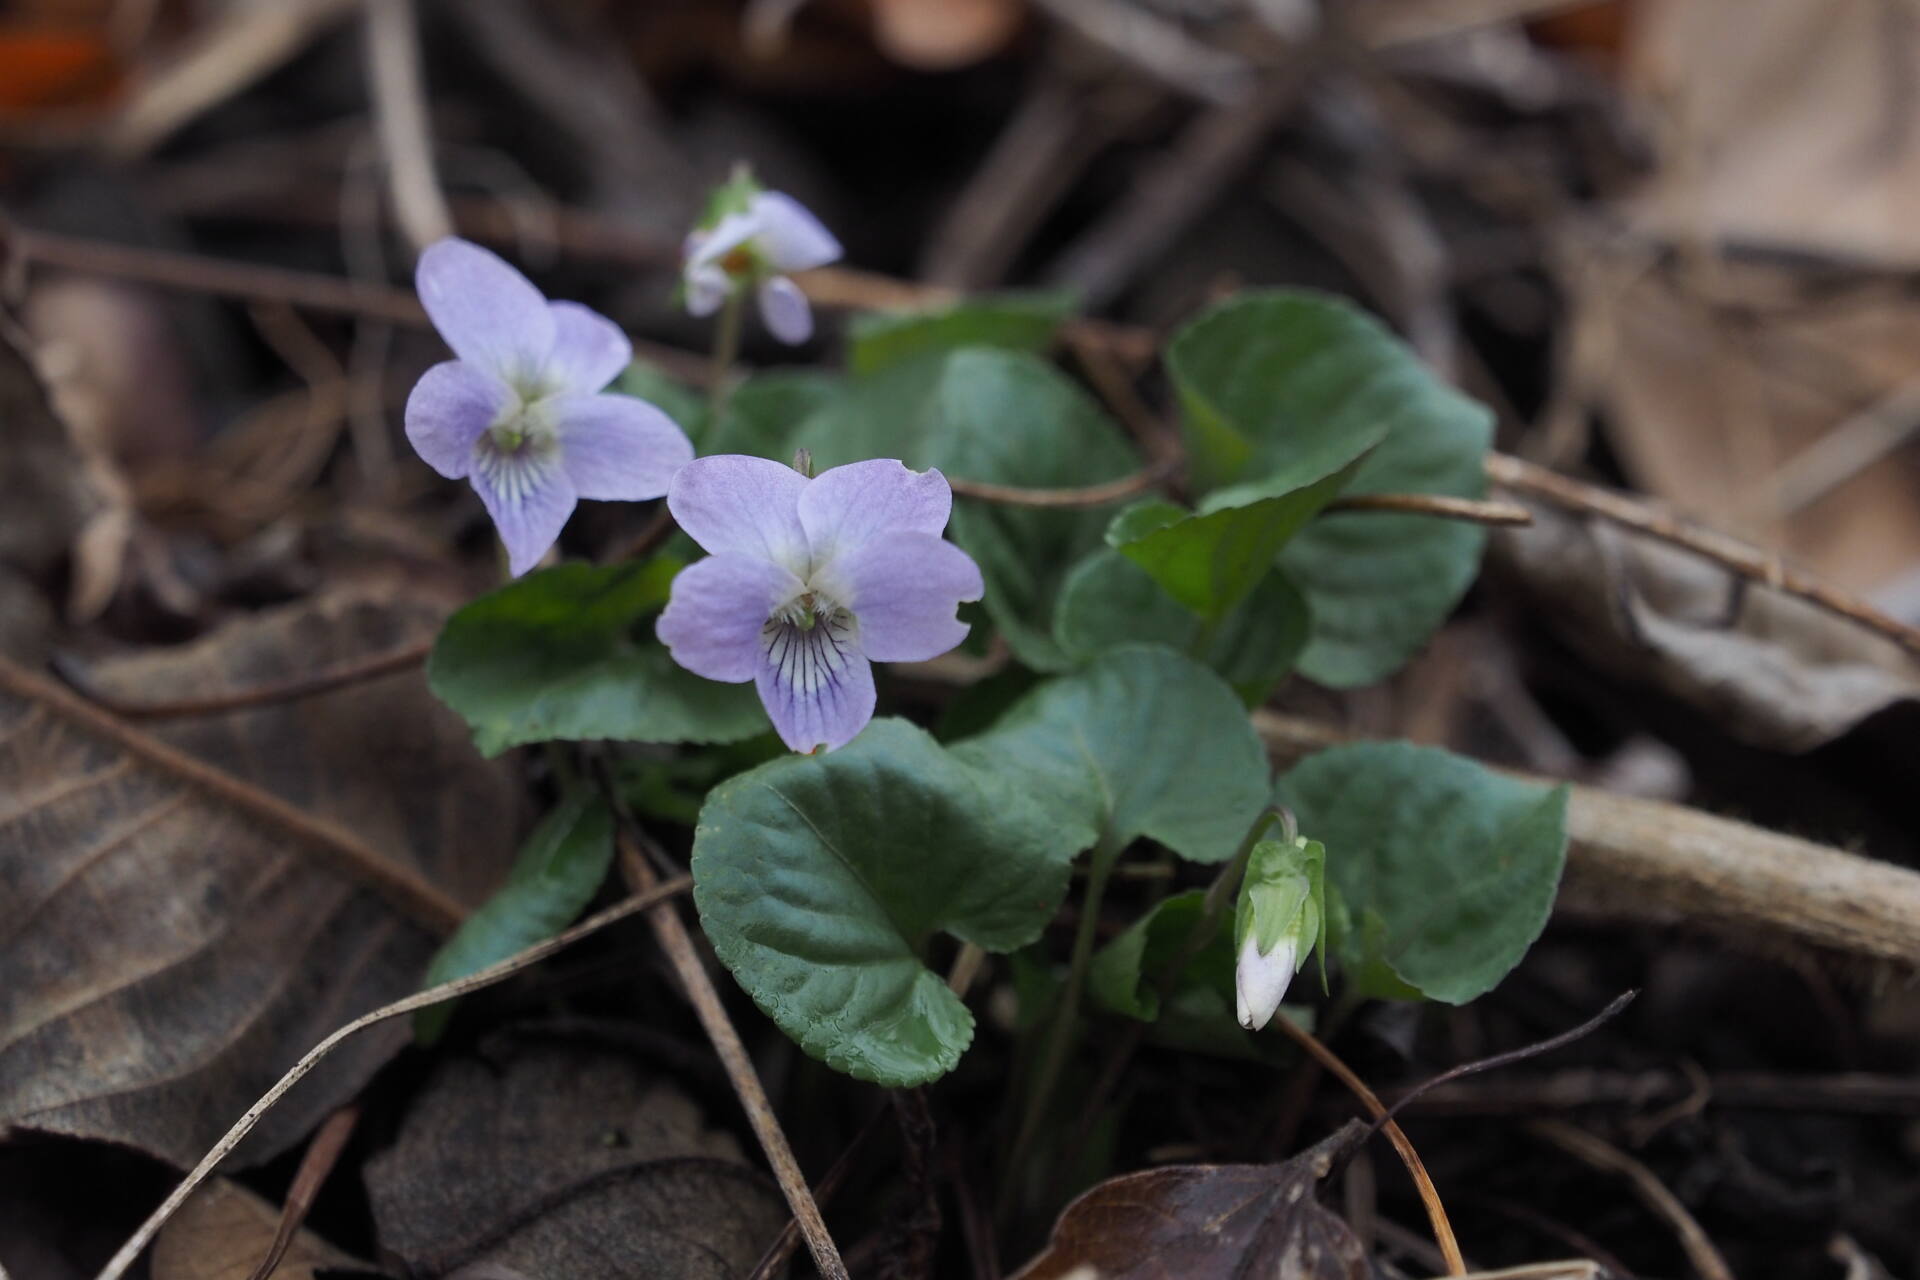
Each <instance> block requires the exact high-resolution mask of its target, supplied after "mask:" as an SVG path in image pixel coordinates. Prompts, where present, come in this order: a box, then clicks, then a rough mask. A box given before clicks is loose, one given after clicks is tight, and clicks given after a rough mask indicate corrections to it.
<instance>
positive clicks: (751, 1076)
mask: <svg viewBox="0 0 1920 1280" xmlns="http://www.w3.org/2000/svg"><path fill="white" fill-rule="evenodd" d="M616 844H617V847H618V848H619V851H620V871H621V874H622V875H624V876H625V877H626V881H627V885H628V887H630V888H631V889H633V891H634V892H636V893H640V892H645V891H646V890H648V889H650V888H652V887H653V886H654V885H655V884H656V883H658V881H659V876H658V875H657V874H655V872H654V870H653V867H652V866H651V865H649V864H648V862H647V859H646V857H645V856H644V855H642V853H641V852H640V847H639V845H638V844H637V843H635V835H634V833H633V831H632V830H631V829H630V828H629V827H628V826H627V824H625V823H622V825H621V829H620V831H619V834H618V836H617V837H616ZM647 923H648V924H649V925H650V926H651V927H652V929H653V936H654V937H655V938H656V939H658V940H659V943H660V949H661V950H663V951H665V952H666V953H667V958H668V959H669V960H670V961H672V963H673V969H674V972H675V973H677V974H679V975H680V983H681V985H682V986H684V987H685V988H686V990H687V998H688V1000H690V1001H691V1002H692V1003H693V1010H694V1012H695V1013H696V1014H697V1015H698V1016H699V1018H700V1025H701V1026H702V1027H704V1028H706V1032H707V1038H708V1039H710V1040H712V1041H713V1048H714V1052H715V1053H717V1054H719V1055H720V1065H721V1066H723V1067H724V1068H726V1072H727V1079H728V1080H729V1081H730V1082H732V1084H733V1091H734V1093H735V1094H737V1095H738V1096H739V1098H740V1105H741V1107H742V1108H743V1109H744V1110H745V1111H746V1113H747V1122H748V1123H749V1124H751V1125H752V1126H753V1133H754V1136H755V1137H756V1138H758V1139H759V1140H760V1148H761V1150H762V1151H764V1152H766V1156H767V1163H768V1164H769V1165H771V1166H772V1167H773V1176H774V1180H775V1181H777V1182H778V1183H779V1184H780V1190H781V1192H782V1193H784V1194H785V1195H786V1197H787V1205H788V1207H789V1208H790V1209H792V1211H793V1216H794V1218H795V1219H796V1220H797V1221H798V1222H799V1223H800V1232H801V1234H802V1235H803V1236H805V1237H806V1241H807V1249H808V1251H809V1252H810V1253H812V1254H813V1264H814V1266H816V1267H818V1268H819V1270H820V1274H821V1275H822V1276H825V1277H827V1280H848V1277H847V1266H846V1263H844V1262H842V1261H841V1260H840V1251H839V1249H837V1248H835V1247H834V1243H833V1237H832V1236H831V1235H829V1234H827V1224H826V1220H825V1219H824V1218H822V1217H821V1216H820V1206H819V1205H818V1204H816V1203H814V1199H813V1193H812V1192H811V1191H810V1190H808V1188H807V1179H806V1176H805V1175H804V1174H802V1173H801V1172H800V1162H799V1161H797V1160H795V1159H794V1158H793V1149H792V1148H791V1147H789V1146H788V1145H787V1135H786V1134H785V1133H784V1132H783V1131H782V1130H781V1128H780V1120H779V1118H778V1117H777V1116H775V1115H774V1114H773V1104H772V1103H770V1102H769V1101H768V1100H767V1093H766V1090H765V1089H763V1088H762V1087H761V1085H760V1077H759V1076H758V1075H756V1074H755V1073H754V1070H753V1061H752V1060H751V1059H750V1058H748V1057H747V1047H746V1045H744V1044H743V1043H741V1041H740V1033H739V1031H737V1030H735V1029H734V1025H733V1020H732V1019H731V1018H729V1017H728V1016H727V1009H726V1006H725V1005H724V1004H722V1003H721V1001H720V993H719V992H718V991H717V990H715V989H714V985H713V979H712V978H711V977H709V976H708V975H707V969H706V966H705V965H703V964H701V963H700V953H699V952H698V951H697V950H695V949H694V945H693V938H692V937H691V936H690V935H689V934H688V933H687V926H686V924H685V922H683V921H682V920H681V919H680V916H679V914H678V913H677V912H675V911H674V910H673V909H672V908H668V909H666V910H664V911H655V912H652V913H650V914H649V915H648V916H647Z"/></svg>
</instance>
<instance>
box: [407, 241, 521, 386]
mask: <svg viewBox="0 0 1920 1280" xmlns="http://www.w3.org/2000/svg"><path fill="white" fill-rule="evenodd" d="M414 287H415V288H416V289H418V291H419V293H420V305H421V306H423V307H425V308H426V310H427V315H428V316H429V317H430V318H431V319H432V320H433V327H434V328H436V329H438V330H439V331H440V336H441V337H442V338H444V339H446V343H447V345H448V346H449V347H452V348H453V353H454V354H455V355H457V356H459V357H460V358H461V359H462V360H465V361H466V362H467V363H469V364H472V365H476V366H478V367H479V368H480V369H482V370H484V371H485V372H487V373H490V374H492V375H493V376H494V377H496V378H499V379H500V380H501V381H503V382H506V383H508V384H509V385H514V386H519V385H523V384H526V383H529V382H531V381H532V380H533V379H534V378H535V377H537V376H538V374H539V373H540V371H541V369H542V368H543V367H544V366H545V364H546V362H547V357H548V356H549V355H550V354H551V353H552V351H553V340H554V321H553V313H552V311H551V310H549V309H548V307H547V299H546V296H545V295H544V294H542V293H541V292H540V290H539V289H537V288H535V287H534V284H533V282H532V281H531V280H529V279H527V278H526V277H525V276H523V275H521V274H520V272H518V271H517V270H515V269H514V268H513V267H512V266H511V265H510V264H508V262H507V261H506V259H504V258H502V257H501V256H500V255H499V254H497V253H494V252H492V251H491V250H488V249H483V248H481V247H480V246H479V245H477V244H473V243H470V242H469V241H466V240H461V239H459V238H457V237H448V238H447V239H445V240H438V241H435V242H434V243H433V244H430V245H428V246H427V248H426V250H425V252H423V253H421V255H420V262H419V264H418V266H416V267H415V268H414Z"/></svg>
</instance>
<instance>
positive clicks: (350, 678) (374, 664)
mask: <svg viewBox="0 0 1920 1280" xmlns="http://www.w3.org/2000/svg"><path fill="white" fill-rule="evenodd" d="M433 644H434V642H433V641H431V640H423V641H421V642H420V643H418V644H410V645H407V646H406V647H405V648H401V649H394V650H392V651H391V652H388V653H379V654H375V655H374V656H372V657H370V658H365V659H362V660H361V661H359V662H351V663H347V664H345V665H342V666H338V667H334V668H333V669H332V670H329V671H321V672H317V673H316V674H314V675H310V676H300V677H297V678H295V679H292V680H279V681H275V682H274V683H272V684H263V685H257V686H255V687H254V688H251V689H236V690H234V691H233V692H231V693H216V694H210V695H208V696H207V697H204V698H176V699H172V700H169V701H163V702H129V701H127V700H125V699H123V698H116V697H113V696H112V695H110V694H106V693H102V692H100V691H99V690H97V689H94V688H92V687H91V686H90V685H88V683H87V681H86V678H85V677H84V676H83V675H82V674H81V673H80V672H79V671H77V670H75V669H73V668H72V666H71V665H70V664H68V663H65V662H56V663H55V664H54V674H56V675H58V676H59V677H60V678H61V679H62V680H64V681H66V682H67V684H68V685H70V686H71V687H72V688H73V689H74V691H75V692H77V693H78V694H80V696H81V697H83V698H86V699H87V700H88V701H89V702H92V703H94V704H95V705H96V706H99V707H101V708H102V709H104V710H106V711H109V712H111V713H113V714H114V715H116V716H119V717H120V718H121V719H122V720H173V719H181V718H184V717H187V716H211V715H219V714H221V713H222V712H226V711H246V710H250V709H252V708H255V707H268V706H275V705H278V704H280V703H283V702H298V701H299V700H300V699H302V698H314V697H318V696H319V695H321V694H323V693H332V692H333V691H334V690H336V689H344V688H346V687H347V686H349V685H355V684H360V683H362V682H364V681H367V680H377V679H379V678H380V677H382V676H389V675H392V674H394V673H395V672H397V671H405V670H407V669H408V668H410V667H417V666H419V665H420V664H421V663H423V662H425V661H426V660H427V657H428V655H430V654H431V653H432V652H433Z"/></svg>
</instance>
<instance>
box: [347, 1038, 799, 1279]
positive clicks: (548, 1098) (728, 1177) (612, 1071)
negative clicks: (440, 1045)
mask: <svg viewBox="0 0 1920 1280" xmlns="http://www.w3.org/2000/svg"><path fill="white" fill-rule="evenodd" d="M366 1184H367V1193H368V1196H369V1198H370V1199H371V1201H372V1204H373V1213H374V1219H375V1222H376V1223H377V1225H378V1228H379V1235H380V1243H381V1247H382V1248H383V1249H386V1250H388V1251H391V1252H392V1253H394V1254H396V1255H398V1256H399V1257H400V1258H401V1259H403V1260H404V1261H405V1262H406V1263H407V1264H408V1266H410V1267H411V1268H413V1269H414V1271H415V1272H416V1273H418V1274H422V1275H429V1276H443V1275H446V1274H448V1273H449V1272H455V1271H458V1272H459V1273H461V1274H463V1275H468V1276H474V1275H481V1274H493V1271H492V1270H489V1268H502V1267H504V1268H508V1269H510V1270H512V1271H519V1272H524V1273H525V1274H527V1275H529V1276H586V1275H592V1276H598V1277H607V1278H608V1280H619V1278H621V1277H634V1278H635V1280H640V1278H642V1277H655V1276H675V1277H687V1278H689V1280H731V1278H734V1277H741V1276H744V1275H746V1274H747V1272H748V1271H749V1270H751V1269H752V1267H753V1264H754V1262H755V1261H757V1260H758V1258H759V1257H760V1254H761V1252H762V1251H763V1250H764V1249H765V1248H766V1246H767V1245H768V1244H769V1243H771V1242H772V1240H773V1238H774V1236H775V1234H777V1233H778V1232H779V1230H780V1228H781V1227H782V1226H783V1225H784V1224H785V1222H786V1209H785V1206H784V1204H783V1202H782V1201H781V1199H780V1197H779V1195H778V1193H777V1192H776V1191H775V1190H774V1188H773V1185H772V1183H771V1182H770V1181H769V1180H768V1179H767V1178H766V1177H764V1176H763V1175H761V1174H760V1173H759V1172H758V1171H757V1170H754V1169H752V1168H749V1167H748V1166H747V1165H745V1164H744V1163H742V1162H741V1159H740V1154H739V1148H738V1145H737V1144H736V1143H735V1142H734V1140H733V1139H732V1137H731V1136H730V1135H727V1134H724V1133H719V1132H715V1131H711V1130H708V1129H706V1128H705V1127H704V1124H703V1121H702V1118H701V1116H700V1113H699V1110H698V1109H697V1108H696V1107H695V1106H694V1104H693V1102H692V1101H691V1100H690V1099H688V1097H687V1096H686V1095H685V1094H683V1093H681V1092H680V1090H679V1089H678V1088H676V1087H675V1086H674V1085H673V1084H672V1083H671V1082H670V1081H669V1080H667V1079H665V1078H663V1077H660V1076H657V1075H655V1074H652V1073H650V1072H648V1071H646V1070H644V1069H642V1068H641V1067H640V1066H639V1065H637V1064H636V1063H635V1062H634V1061H633V1060H632V1059H631V1058H630V1057H628V1056H626V1055H625V1054H623V1053H621V1052H619V1051H617V1050H614V1049H611V1048H604V1047H601V1046H599V1045H596V1044H594V1043H592V1042H590V1041H586V1040H582V1039H569V1040H532V1039H522V1038H520V1037H518V1036H516V1035H515V1034H514V1033H512V1032H511V1031H509V1032H504V1033H500V1034H497V1035H495V1036H493V1037H492V1038H490V1039H489V1040H488V1041H487V1042H486V1043H485V1044H484V1045H483V1046H482V1049H481V1056H480V1057H476V1058H457V1059H453V1060H450V1061H447V1062H445V1063H443V1064H441V1066H440V1067H439V1068H438V1070H436V1071H435V1073H434V1075H433V1078H432V1079H431V1080H430V1081H429V1082H428V1084H427V1086H426V1088H425V1090H424V1092H423V1093H422V1095H421V1096H420V1097H419V1098H418V1099H417V1100H416V1101H415V1102H414V1104H413V1107H412V1109H411V1110H410V1111H409V1113H408V1115H407V1118H406V1121H405V1123H404V1125H403V1126H402V1128H401V1132H400V1137H399V1140H398V1141H397V1142H396V1143H395V1144H394V1145H393V1147H392V1148H390V1149H389V1150H387V1151H385V1152H383V1153H381V1154H380V1155H378V1156H376V1157H375V1158H374V1159H373V1160H371V1161H370V1162H369V1163H368V1165H367V1168H366Z"/></svg>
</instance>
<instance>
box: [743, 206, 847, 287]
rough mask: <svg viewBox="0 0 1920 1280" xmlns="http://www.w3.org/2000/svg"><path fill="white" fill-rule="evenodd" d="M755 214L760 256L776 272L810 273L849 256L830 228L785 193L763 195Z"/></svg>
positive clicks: (754, 210) (753, 207)
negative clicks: (845, 255)
mask: <svg viewBox="0 0 1920 1280" xmlns="http://www.w3.org/2000/svg"><path fill="white" fill-rule="evenodd" d="M752 212H753V216H754V217H755V218H757V219H758V220H759V223H760V228H759V234H758V236H757V239H758V242H759V245H760V252H761V253H762V254H763V255H765V257H766V260H767V265H768V266H770V267H772V268H773V269H774V270H775V271H810V270H812V269H813V268H814V267H824V266H826V265H827V264H828V263H829V262H835V261H837V260H838V259H839V258H840V255H841V254H842V253H843V252H845V251H844V250H843V249H842V248H841V247H840V242H839V241H838V240H836V239H835V238H834V235H833V232H831V231H829V230H827V228H826V224H825V223H823V222H821V221H820V219H819V218H817V217H815V216H814V215H813V211H812V210H810V209H808V208H807V207H806V206H805V205H803V204H801V203H800V202H799V201H798V200H795V199H794V198H793V197H792V196H790V195H788V194H787V193H786V192H784V191H762V192H761V193H760V194H759V195H757V196H755V197H754V198H753V205H752Z"/></svg>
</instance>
